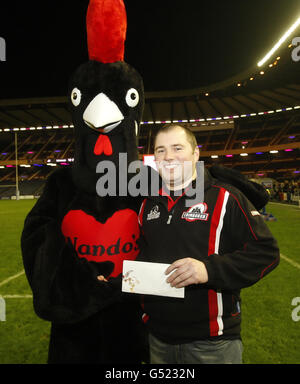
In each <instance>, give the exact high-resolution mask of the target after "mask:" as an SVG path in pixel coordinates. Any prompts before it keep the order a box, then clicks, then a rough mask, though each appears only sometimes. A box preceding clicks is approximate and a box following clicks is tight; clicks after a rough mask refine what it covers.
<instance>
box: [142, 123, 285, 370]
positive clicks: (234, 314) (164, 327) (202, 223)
mask: <svg viewBox="0 0 300 384" xmlns="http://www.w3.org/2000/svg"><path fill="white" fill-rule="evenodd" d="M154 154H155V159H156V163H157V166H158V170H159V173H160V175H161V177H162V179H163V181H164V186H163V188H161V189H160V191H159V195H158V196H149V197H148V198H147V199H145V200H144V202H143V204H142V206H141V209H140V214H139V222H140V225H141V228H142V231H143V233H144V237H145V242H146V246H145V248H144V250H143V252H142V255H141V257H140V259H141V260H144V261H149V262H156V263H166V264H170V266H169V267H168V268H167V270H166V272H165V273H166V275H169V274H171V275H170V276H166V279H167V282H168V283H170V284H171V286H173V287H178V288H179V287H185V297H184V299H177V298H170V297H161V296H154V295H145V296H144V298H143V301H144V310H145V312H146V314H147V315H148V321H147V324H148V328H149V332H150V335H149V345H150V356H151V363H154V364H162V363H166V364H180V363H191V364H193V363H194V364H201V363H215V364H220V363H241V362H242V343H241V336H240V326H241V303H240V290H241V289H242V288H244V287H248V286H250V285H252V284H254V283H255V282H257V281H258V280H260V279H261V278H262V277H263V276H265V275H266V274H267V273H269V272H270V271H272V270H273V269H274V268H275V267H276V266H277V264H278V263H279V249H278V247H277V243H276V240H275V239H274V238H273V237H272V235H271V233H270V231H269V230H268V228H267V226H266V225H265V223H264V221H263V220H262V218H261V217H260V215H259V213H258V212H257V210H256V208H255V207H254V206H253V205H252V203H251V202H250V201H249V200H248V199H247V198H246V196H245V195H244V194H243V193H242V192H240V190H238V189H237V188H235V187H234V186H232V185H230V184H227V183H224V182H222V181H220V180H217V179H215V178H213V177H212V176H211V174H210V172H209V171H208V170H204V173H203V174H201V175H200V174H197V166H196V165H197V161H198V159H199V149H198V147H197V142H196V139H195V137H194V135H193V133H192V132H191V131H189V130H188V129H186V128H185V127H182V126H179V125H174V124H171V125H166V126H163V127H162V128H161V129H160V130H159V131H158V133H157V135H156V137H155V141H154ZM202 176H203V177H202ZM197 183H200V184H202V187H203V190H204V199H201V200H199V201H197V199H195V202H194V205H192V206H189V207H187V204H186V201H187V192H188V191H189V190H191V189H192V188H194V186H195V184H197ZM245 183H246V184H247V183H248V181H247V180H246V181H245ZM154 210H155V215H154V214H153V212H154Z"/></svg>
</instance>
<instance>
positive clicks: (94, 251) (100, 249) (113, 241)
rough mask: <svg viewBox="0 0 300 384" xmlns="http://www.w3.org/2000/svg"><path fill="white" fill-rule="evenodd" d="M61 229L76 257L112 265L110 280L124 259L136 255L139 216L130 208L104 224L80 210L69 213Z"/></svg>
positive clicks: (120, 267) (116, 213)
mask: <svg viewBox="0 0 300 384" xmlns="http://www.w3.org/2000/svg"><path fill="white" fill-rule="evenodd" d="M61 230H62V233H63V235H64V236H65V238H66V241H67V242H70V243H71V244H72V245H73V247H74V248H75V250H76V252H77V255H78V256H79V257H84V258H86V259H87V260H89V261H95V262H103V261H111V262H113V263H114V265H115V266H114V270H113V272H112V273H111V274H110V276H112V277H116V276H118V275H119V274H120V273H122V270H123V260H135V259H136V257H137V255H138V253H139V248H138V245H137V244H136V240H137V239H138V238H139V236H140V229H139V225H138V217H137V214H136V212H134V211H133V210H131V209H129V208H127V209H123V210H120V211H117V212H115V213H114V214H113V216H112V217H110V218H108V219H107V221H106V222H105V223H104V224H102V223H100V222H98V221H97V220H96V219H95V218H94V217H93V216H91V215H88V214H87V213H85V212H84V211H82V210H80V209H79V210H72V211H69V212H68V213H67V214H66V216H65V217H64V219H63V221H62V225H61Z"/></svg>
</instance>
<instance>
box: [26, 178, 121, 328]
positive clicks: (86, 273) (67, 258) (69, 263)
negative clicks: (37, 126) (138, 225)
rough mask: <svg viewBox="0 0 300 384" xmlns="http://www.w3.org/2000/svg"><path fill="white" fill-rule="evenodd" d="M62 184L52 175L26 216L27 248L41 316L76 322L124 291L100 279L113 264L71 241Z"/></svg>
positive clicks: (28, 271) (29, 275)
mask: <svg viewBox="0 0 300 384" xmlns="http://www.w3.org/2000/svg"><path fill="white" fill-rule="evenodd" d="M61 183H62V180H61V179H59V178H58V177H57V176H56V174H55V173H54V174H52V175H51V176H50V178H49V179H48V181H47V183H46V185H45V189H44V192H43V194H42V195H41V197H40V198H39V200H38V201H37V203H36V204H35V206H34V207H33V209H32V210H31V211H30V212H29V214H28V216H27V217H26V219H25V223H24V229H23V232H22V237H21V248H22V256H23V263H24V268H25V273H26V276H27V279H28V281H29V284H30V287H31V289H32V292H33V304H34V309H35V311H36V313H37V315H38V316H40V317H41V318H43V319H45V320H49V321H52V322H56V323H76V322H78V321H81V320H83V319H84V318H86V317H88V316H90V315H92V314H93V313H96V312H97V311H99V310H101V309H102V308H104V307H106V306H107V305H109V304H110V303H111V302H113V301H116V300H118V297H119V295H120V290H116V289H115V287H114V286H113V284H108V283H105V282H100V281H98V280H97V276H98V275H100V274H103V275H106V274H109V273H110V269H111V266H110V265H109V264H106V263H95V262H88V261H87V260H85V259H80V258H79V257H78V256H77V255H76V253H75V251H74V249H73V248H72V247H71V246H70V245H69V244H67V242H66V241H65V238H64V237H63V234H62V232H61V217H60V215H61V214H60V213H59V212H60V209H61V207H60V205H61V204H62V201H63V200H66V196H63V194H65V193H66V192H62V191H61ZM69 198H70V196H69ZM69 202H70V201H69Z"/></svg>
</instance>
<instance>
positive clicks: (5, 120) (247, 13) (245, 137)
mask: <svg viewBox="0 0 300 384" xmlns="http://www.w3.org/2000/svg"><path fill="white" fill-rule="evenodd" d="M29 3H30V2H29ZM87 3H88V2H87V1H86V0H82V1H79V2H78V3H76V4H77V5H76V7H77V11H78V12H79V11H81V13H82V12H83V11H84V10H85V8H86V6H87ZM140 3H141V2H137V1H135V0H131V1H130V2H129V1H125V4H126V7H127V13H128V22H129V26H132V25H133V27H130V28H129V30H128V41H129V44H128V47H127V48H128V49H127V56H128V59H129V60H126V61H128V62H130V63H132V62H134V63H137V65H135V64H134V66H135V67H136V68H138V70H139V71H140V72H141V73H142V75H143V77H144V82H145V89H146V104H145V110H144V115H143V119H142V124H141V129H140V134H139V146H140V149H142V151H141V152H142V153H150V152H151V146H150V142H151V137H152V136H153V134H154V133H155V130H156V129H157V127H158V126H159V125H161V124H163V123H164V122H180V123H181V124H185V125H187V126H189V127H190V128H191V129H192V130H193V131H195V134H196V136H197V139H198V143H199V145H200V146H201V156H202V157H204V158H207V159H211V156H214V157H216V156H218V155H219V156H221V155H222V156H223V160H226V163H228V165H231V166H237V167H239V166H240V168H241V170H242V168H243V167H242V166H243V164H246V163H247V164H248V170H246V172H248V173H250V172H252V171H253V172H254V171H255V172H257V171H258V169H259V167H260V165H258V166H255V164H257V162H263V161H265V162H267V164H268V166H267V167H265V166H264V167H260V168H268V169H269V170H270V169H271V166H272V165H273V164H275V163H276V161H277V160H280V161H281V162H282V161H283V164H282V167H281V168H282V169H283V170H290V171H294V172H297V171H298V170H299V164H300V163H299V148H300V81H299V79H300V76H299V75H300V61H295V60H293V59H292V52H293V50H294V48H295V46H293V45H292V38H293V37H295V36H300V28H299V27H298V28H297V29H296V30H295V31H294V32H293V34H292V35H291V36H289V38H288V39H287V40H286V41H285V42H284V43H283V44H282V46H281V47H280V48H279V50H277V51H276V52H275V53H274V54H273V55H272V56H271V57H270V58H269V59H268V60H267V61H266V63H265V64H264V65H263V66H261V67H258V66H257V62H258V60H259V59H261V58H262V57H263V55H265V54H266V53H267V51H268V50H269V49H270V48H271V47H272V46H273V45H274V43H275V42H276V41H277V40H278V38H279V37H280V36H281V34H282V33H283V32H284V31H285V29H286V28H287V27H289V24H287V21H289V22H291V21H295V19H296V16H297V13H295V10H296V9H298V8H299V6H298V2H293V1H291V2H290V3H289V6H290V8H287V7H286V2H285V1H281V0H276V1H274V2H272V4H273V8H272V10H270V8H269V2H266V1H262V2H261V1H256V0H253V2H251V4H252V8H253V9H251V10H250V9H249V7H248V6H247V5H246V4H245V2H235V1H234V0H232V1H229V2H226V5H224V4H223V5H222V6H220V2H219V1H218V2H214V1H212V2H211V4H210V7H211V9H218V13H219V15H217V16H216V18H217V20H218V23H216V22H215V21H214V18H213V17H205V18H203V13H201V22H200V24H199V25H198V24H197V25H196V26H195V22H196V21H197V18H196V19H193V17H192V16H193V15H191V11H193V10H195V12H194V13H195V14H197V12H199V10H200V8H201V7H200V8H199V3H200V2H199V1H197V2H194V1H192V2H190V4H192V6H190V8H187V7H184V6H183V5H182V2H178V1H172V2H170V1H169V0H165V1H164V3H163V5H162V4H161V3H162V2H160V3H159V5H158V8H157V9H156V11H155V10H154V8H153V2H152V5H150V3H145V4H146V5H145V4H144V5H145V7H146V8H145V9H146V10H147V12H148V13H149V15H148V18H146V16H145V15H146V13H147V12H146V13H144V15H143V17H142V18H140V19H138V20H137V19H135V17H136V16H137V15H139V14H140V12H141V4H140ZM201 3H202V2H201ZM46 4H48V3H47V2H46ZM62 4H65V2H64V1H63V2H62ZM172 4H173V6H172ZM197 4H198V6H197ZM233 4H234V6H235V8H234V9H235V11H234V12H235V13H234V12H233V8H230V6H232V5H233ZM175 5H176V6H178V7H179V8H177V10H176V9H175V8H176V7H175ZM49 7H50V6H49ZM203 7H204V6H203ZM205 7H208V8H209V5H207V4H206V5H205ZM205 7H204V8H203V10H208V8H205ZM222 7H223V8H224V9H223V8H222ZM219 8H222V9H223V11H226V12H227V13H226V15H227V16H228V15H229V13H230V11H232V12H233V13H234V15H235V16H237V15H238V16H239V17H238V18H236V19H234V17H233V18H232V19H230V18H229V19H228V21H229V20H230V23H229V24H230V25H229V24H228V23H226V22H225V21H224V20H223V23H222V24H220V21H221V16H222V15H220V13H221V11H222V10H221V9H219ZM46 9H47V11H48V12H51V11H50V8H47V6H46ZM211 9H210V10H211ZM255 10H256V12H255ZM160 11H161V12H162V15H160ZM155 12H156V13H155ZM182 12H188V14H189V15H191V20H193V22H191V21H190V23H189V21H186V20H185V19H184V16H186V15H187V13H183V14H182V19H178V14H180V13H182ZM154 14H155V16H156V18H155V20H152V21H151V23H152V24H151V28H150V27H149V25H148V23H150V21H149V18H151V17H152V18H153V15H154ZM206 14H210V15H212V14H211V13H206ZM167 15H169V16H170V18H168V19H167V18H166V16H167ZM199 15H200V14H199V13H198V17H199ZM267 15H269V16H270V20H268V19H266V16H267ZM287 15H288V16H289V17H287ZM73 16H74V15H73ZM75 16H76V17H78V14H77V15H76V14H75ZM75 16H74V17H75ZM81 16H82V15H81ZM299 16H300V14H299ZM228 17H229V16H228ZM173 18H174V20H175V22H174V20H173ZM262 18H265V23H262ZM73 19H74V18H73ZM73 19H72V20H73ZM247 19H249V21H247ZM47 20H48V19H46V20H45V21H47ZM72 20H71V21H70V20H68V19H66V23H67V26H68V28H69V27H70V25H72ZM133 21H135V24H134V22H133ZM275 21H276V23H277V25H275V24H276V23H275ZM156 22H157V25H156ZM70 23H71V24H70ZM242 23H244V24H245V29H246V31H245V30H242V29H241V28H242ZM255 23H256V24H255ZM79 24H80V23H79ZM142 24H143V25H145V28H144V30H139V28H140V27H141V25H142ZM163 24H165V27H166V28H163V29H162V31H163V32H164V34H167V38H168V41H169V40H170V38H171V37H170V35H168V33H167V30H168V28H170V29H171V31H172V34H174V36H175V37H174V39H173V40H176V41H175V45H176V43H178V44H179V45H180V47H183V46H182V44H181V43H182V41H183V42H184V43H185V44H186V45H187V46H188V47H187V48H188V49H187V50H186V51H184V50H183V48H182V51H178V54H177V56H176V52H175V54H174V52H173V51H174V44H173V43H172V44H170V46H169V47H168V48H170V54H169V52H168V51H166V52H167V53H166V54H164V53H163V51H158V48H157V45H161V46H162V47H164V48H166V45H165V44H166V40H164V39H165V37H164V35H163V34H161V41H157V38H158V37H159V34H160V28H161V27H162V25H163ZM202 24H203V25H204V27H203V25H202ZM273 24H274V25H273ZM147 25H148V27H146V26H147ZM210 25H211V26H213V27H214V28H213V30H211V31H209V32H210V33H211V36H209V34H207V35H206V36H205V39H204V40H205V41H204V40H203V41H202V42H201V46H200V52H201V49H202V50H203V51H202V52H201V54H200V55H199V54H198V55H197V54H196V53H195V54H193V55H192V56H191V52H190V50H191V43H194V44H195V45H197V43H198V39H199V36H202V35H203V33H204V32H205V29H207V27H208V26H210ZM253 25H255V26H256V27H257V28H256V29H257V30H256V29H255V30H254V28H253ZM187 26H188V30H189V32H192V33H193V36H194V39H193V41H192V42H191V41H190V40H191V39H189V40H185V32H184V31H186V29H185V28H186V27H187ZM279 26H280V28H279ZM156 27H157V28H156ZM223 27H226V30H227V29H228V30H229V31H230V33H229V34H228V36H227V44H228V38H229V40H230V39H237V40H236V41H239V42H240V44H239V46H238V49H237V47H235V51H236V52H235V53H234V52H229V51H227V54H226V50H224V47H223V46H224V43H225V44H226V40H224V39H223V40H222V39H221V37H220V35H219V34H220V32H221V31H223ZM263 27H265V30H266V33H265V34H264V29H263ZM80 28H81V29H80ZM80 28H79V29H80V31H81V34H80V33H79V32H78V31H77V29H76V28H75V30H74V34H75V35H76V33H77V35H76V38H75V40H74V41H72V42H70V45H71V46H72V49H74V46H75V45H76V44H77V45H78V42H79V41H81V40H82V31H83V30H84V22H83V21H82V20H81V27H80ZM147 28H148V29H147ZM149 28H150V29H149ZM247 28H248V29H247ZM249 28H251V29H249ZM177 29H180V30H181V33H182V37H183V38H182V41H181V42H180V41H179V40H178V35H176V31H177ZM237 29H238V30H239V33H240V35H239V34H237V33H236V30H237ZM197 30H199V34H197ZM278 30H280V31H278ZM149 31H151V34H153V33H154V35H153V36H152V35H151V36H152V38H151V37H149V36H148V37H147V33H149ZM275 31H276V33H275ZM55 32H56V34H55ZM139 32H140V33H141V35H142V37H143V39H144V42H145V43H146V45H147V52H149V60H146V59H145V46H143V45H141V41H139V40H137V39H138V34H139ZM267 32H268V33H267ZM53 33H54V35H53V36H54V37H55V36H56V37H57V36H58V35H57V33H58V32H57V31H56V30H54V31H53ZM64 33H67V32H66V29H63V28H62V30H61V32H60V34H59V36H60V35H61V36H64ZM69 33H70V31H69ZM72 33H73V31H72ZM36 34H37V33H36V31H35V35H36ZM224 34H225V31H224ZM68 36H70V35H68ZM172 36H173V35H172ZM251 36H252V40H253V37H254V38H255V44H253V42H252V45H249V43H250V41H251ZM266 36H267V38H266ZM246 37H247V38H248V40H247V39H246V40H245V45H246V48H245V46H244V44H243V43H244V40H243V39H245V38H246ZM146 38H147V39H148V40H147V42H146V41H145V39H146ZM219 38H220V41H221V43H222V44H220V45H218V44H216V43H217V42H218V41H219V40H218V39H219ZM211 39H213V41H214V43H213V44H212V47H211V51H209V54H208V56H205V59H203V57H202V56H201V55H202V54H203V52H206V53H207V52H208V51H207V49H208V46H207V41H210V40H211ZM249 39H250V40H249ZM130 42H133V45H134V53H132V52H133V48H132V47H133V45H131V43H130ZM149 42H150V44H149ZM7 43H9V40H8V41H7ZM204 43H205V44H206V45H205V44H204ZM77 45H76V46H77ZM78 46H79V45H78ZM247 46H248V50H249V52H252V55H250V54H249V58H247ZM256 46H257V47H256ZM137 47H140V52H142V54H141V57H139V55H138V54H137V53H136V51H137ZM222 47H223V48H222ZM230 47H231V50H232V47H233V45H232V44H231V46H230ZM256 48H257V51H256ZM64 49H65V50H66V51H68V48H67V46H65V45H64ZM160 49H161V47H160ZM205 49H206V51H205ZM254 51H255V52H256V53H255V55H254V53H253V52H254ZM58 52H59V54H61V55H63V53H62V52H63V51H62V50H61V49H60V50H59V51H58ZM83 52H84V49H82V48H81V49H80V48H79V49H78V61H79V62H78V63H77V62H76V63H75V62H74V63H72V65H73V66H74V67H76V66H77V65H78V64H80V63H81V62H84V61H85V60H86V58H85V57H84V55H85V53H84V54H83ZM151 52H160V54H159V55H157V54H156V55H155V60H156V61H157V60H158V61H159V62H160V64H161V67H164V65H165V64H166V63H168V68H169V69H170V73H167V72H166V70H167V69H168V68H164V69H165V72H164V73H162V72H161V73H159V74H158V76H157V79H156V78H154V75H153V73H155V72H159V67H154V66H153V57H152V55H151ZM172 52H173V53H172ZM218 52H220V55H218V54H217V53H218ZM213 53H215V60H213V62H212V60H211V55H212V54H213ZM68 55H69V56H70V51H68ZM185 56H186V57H185ZM299 56H300V53H299ZM61 57H63V58H66V56H61ZM176 57H177V58H178V60H177V59H176ZM254 57H255V58H256V59H254ZM41 58H43V54H42V52H41ZM194 59H195V60H194ZM57 60H58V59H57ZM139 60H140V61H139ZM49 61H50V63H49V65H48V67H47V66H46V63H45V62H43V61H42V60H41V61H40V62H38V63H32V67H33V68H32V69H31V71H34V70H35V71H37V68H40V73H37V79H36V80H39V83H41V81H40V79H41V76H42V77H45V72H47V71H49V79H50V80H49V79H45V84H46V85H47V84H48V88H47V86H45V87H43V84H40V88H36V87H37V84H36V82H35V83H33V84H32V85H33V86H32V87H27V88H26V82H25V83H23V84H20V85H19V88H18V85H17V84H15V85H14V86H13V87H12V90H11V87H9V84H6V83H5V81H4V83H3V87H2V92H5V91H6V93H7V94H9V95H14V97H10V98H3V97H2V99H0V131H1V132H0V141H1V140H2V137H3V138H4V136H5V135H4V134H5V133H6V132H20V133H22V132H24V134H25V131H37V130H39V131H43V130H45V131H46V130H49V131H48V132H50V130H51V129H53V130H60V129H65V128H72V121H71V116H70V114H69V111H68V100H67V97H66V96H62V95H64V92H62V91H61V89H62V87H60V85H61V84H60V83H61V79H62V76H65V75H66V73H70V71H69V69H68V70H66V66H68V65H69V64H70V63H69V62H68V63H67V64H64V63H63V61H62V60H61V61H60V62H56V63H55V69H56V72H55V74H57V79H56V81H53V76H54V74H53V73H51V68H52V67H53V62H51V60H49ZM193 61H194V62H193ZM177 62H179V64H180V65H179V66H178V63H177ZM192 62H193V63H192ZM7 63H9V61H7ZM191 63H192V64H193V65H191ZM0 64H1V65H2V64H3V63H0ZM26 65H28V63H27V64H26ZM60 65H61V68H60ZM72 65H71V67H72ZM149 65H150V66H152V69H151V70H149ZM208 65H210V66H211V69H210V70H208V67H207V66H208ZM185 66H186V68H185ZM197 66H198V67H197ZM25 68H26V69H27V67H25ZM0 69H1V68H0ZM12 69H14V68H11V70H10V74H11V73H12ZM174 71H175V72H174ZM3 73H4V75H5V71H4V72H3V71H0V75H1V74H2V79H1V80H5V79H4V78H3ZM176 73H178V76H177V75H176ZM235 73H236V74H235ZM16 76H17V74H16ZM30 76H31V77H30ZM30 76H29V78H32V76H33V75H32V73H30ZM68 76H69V75H68ZM68 76H66V78H68ZM51 78H52V83H53V87H54V88H55V87H57V89H58V92H57V93H56V95H55V94H54V96H50V97H45V96H44V95H43V91H44V92H47V94H51V93H52V94H53V89H52V91H50V92H48V91H49V89H50V88H49V81H51ZM164 78H165V80H166V81H164ZM22 80H23V77H22ZM47 80H48V83H47ZM155 80H156V81H155ZM152 84H153V86H151V85H152ZM182 84H185V85H190V86H189V87H188V88H187V87H185V86H183V85H182ZM191 84H192V85H199V86H196V87H194V86H191ZM201 84H202V85H201ZM164 85H165V86H166V88H163V87H164ZM24 87H25V88H26V89H27V91H26V92H24ZM63 88H64V87H63ZM164 89H165V90H164ZM34 95H42V96H40V97H33V96H34ZM23 96H24V97H23ZM27 96H30V97H27ZM21 97H22V98H21ZM68 131H70V130H67V131H65V132H68ZM8 134H9V133H7V135H8ZM242 143H244V144H242ZM245 150H247V154H249V155H251V154H252V153H253V154H256V153H259V152H268V153H269V152H270V151H276V150H280V151H284V158H281V159H278V158H276V156H277V155H274V157H272V158H271V159H270V158H266V159H263V160H261V158H260V159H259V160H257V158H254V157H251V156H248V157H245V158H243V159H242V163H241V161H240V158H239V160H238V161H235V162H234V161H233V159H232V156H235V155H241V154H243V152H245ZM225 156H228V157H227V158H225ZM209 161H215V160H209ZM240 163H241V164H240ZM250 163H251V164H253V167H252V168H251V167H249V164H250Z"/></svg>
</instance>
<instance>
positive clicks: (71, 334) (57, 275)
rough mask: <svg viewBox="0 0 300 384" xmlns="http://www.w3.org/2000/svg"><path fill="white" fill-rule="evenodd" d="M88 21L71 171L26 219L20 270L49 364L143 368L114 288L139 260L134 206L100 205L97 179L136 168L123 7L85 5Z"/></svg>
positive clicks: (134, 309)
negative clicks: (47, 328)
mask: <svg viewBox="0 0 300 384" xmlns="http://www.w3.org/2000/svg"><path fill="white" fill-rule="evenodd" d="M86 21H87V38H88V51H89V61H88V62H86V63H85V64H83V65H81V66H80V67H79V68H78V69H77V70H76V71H75V73H74V75H73V76H72V78H71V80H70V84H69V101H70V109H71V114H72V120H73V124H74V134H75V155H74V164H73V166H72V167H68V168H62V169H58V170H57V171H54V172H53V173H52V174H51V175H50V176H49V178H48V180H47V182H46V185H45V188H44V191H43V194H42V195H41V197H40V198H39V200H38V201H37V203H36V204H35V206H34V207H33V209H32V210H31V212H30V213H29V214H28V216H27V218H26V220H25V224H24V230H23V233H22V239H21V245H22V254H23V262H24V267H25V272H26V276H27V278H28V281H29V284H30V286H31V289H32V291H33V304H34V309H35V311H36V313H37V315H38V316H39V317H41V318H42V319H45V320H48V321H50V322H51V335H50V345H49V355H48V362H49V363H77V364H78V363H79V364H80V363H140V362H141V361H142V359H143V357H142V354H143V345H144V335H143V323H142V320H141V313H140V305H139V303H138V302H136V301H135V300H136V298H132V296H135V295H129V294H128V296H125V295H126V294H122V292H121V288H120V287H121V285H120V280H121V277H122V264H123V260H125V259H129V260H134V259H136V257H137V255H138V253H139V244H138V241H139V237H140V230H139V226H138V219H137V217H138V216H137V214H138V209H139V203H138V201H137V199H133V198H130V197H126V196H123V197H121V196H118V191H117V193H116V195H115V196H99V194H98V193H97V192H96V184H97V180H99V178H100V177H101V176H103V175H104V173H101V172H100V173H99V172H98V170H97V172H98V173H97V172H96V169H97V165H99V164H101V163H102V162H104V161H110V162H112V163H113V164H114V165H115V167H116V169H117V170H118V168H119V154H120V153H126V154H127V161H128V163H130V162H131V161H133V160H135V159H137V154H138V152H137V133H138V128H139V124H140V120H141V117H142V112H143V106H144V91H143V82H142V78H141V77H140V75H139V74H138V73H137V72H136V71H135V69H133V68H132V67H131V66H130V65H128V64H127V63H126V62H124V60H123V59H124V42H125V36H126V27H127V20H126V11H125V6H124V3H123V1H122V0H90V3H89V6H88V11H87V19H86ZM123 165H124V164H123ZM116 173H118V172H116ZM116 184H117V185H118V182H117V183H116ZM97 191H98V190H97ZM119 195H120V194H119ZM99 275H103V276H104V277H105V278H106V280H107V281H99V279H98V278H97V277H98V276H99Z"/></svg>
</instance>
